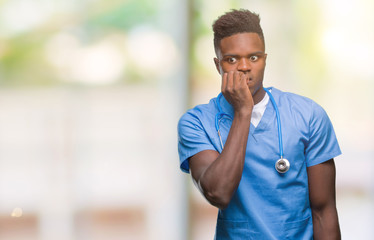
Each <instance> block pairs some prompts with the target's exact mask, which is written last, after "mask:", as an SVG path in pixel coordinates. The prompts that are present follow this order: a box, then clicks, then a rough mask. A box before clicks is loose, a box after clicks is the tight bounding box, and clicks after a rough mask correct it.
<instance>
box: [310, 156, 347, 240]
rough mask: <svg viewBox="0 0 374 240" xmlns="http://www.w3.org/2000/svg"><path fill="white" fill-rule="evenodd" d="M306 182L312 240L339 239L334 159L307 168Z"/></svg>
mask: <svg viewBox="0 0 374 240" xmlns="http://www.w3.org/2000/svg"><path fill="white" fill-rule="evenodd" d="M308 182H309V198H310V206H311V208H312V215H313V232H314V239H315V240H321V239H329V240H330V239H331V240H339V239H341V236H340V228H339V220H338V213H337V210H336V200H335V164H334V159H330V160H329V161H327V162H324V163H321V164H318V165H315V166H312V167H308Z"/></svg>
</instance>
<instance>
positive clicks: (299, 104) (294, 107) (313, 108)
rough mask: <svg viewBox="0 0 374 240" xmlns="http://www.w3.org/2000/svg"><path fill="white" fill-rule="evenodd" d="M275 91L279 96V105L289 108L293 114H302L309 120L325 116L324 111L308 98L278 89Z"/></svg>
mask: <svg viewBox="0 0 374 240" xmlns="http://www.w3.org/2000/svg"><path fill="white" fill-rule="evenodd" d="M273 91H274V92H275V94H276V95H277V96H278V101H279V104H280V105H281V106H282V107H285V108H288V110H289V111H290V112H292V113H293V114H300V115H302V116H303V117H304V118H307V119H311V118H313V117H316V116H319V115H321V114H325V111H324V109H323V108H322V107H321V106H320V105H319V104H318V103H316V102H315V101H314V100H312V99H310V98H308V97H305V96H301V95H299V94H295V93H291V92H283V91H281V90H278V89H276V88H273Z"/></svg>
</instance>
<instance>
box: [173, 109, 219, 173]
mask: <svg viewBox="0 0 374 240" xmlns="http://www.w3.org/2000/svg"><path fill="white" fill-rule="evenodd" d="M203 150H215V148H214V146H213V145H212V143H211V141H210V139H209V137H208V134H207V133H206V131H205V130H204V127H203V126H202V123H201V121H200V120H199V119H198V117H197V116H196V115H194V114H192V113H190V112H187V113H185V114H184V115H183V116H182V117H181V119H180V120H179V123H178V153H179V160H180V168H181V170H182V171H183V172H186V173H189V172H190V168H189V163H188V159H189V158H190V157H192V156H193V155H195V154H196V153H199V152H201V151H203Z"/></svg>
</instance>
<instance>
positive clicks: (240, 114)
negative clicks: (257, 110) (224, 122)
mask: <svg viewBox="0 0 374 240" xmlns="http://www.w3.org/2000/svg"><path fill="white" fill-rule="evenodd" d="M251 116H252V108H244V109H240V110H235V112H234V117H237V118H240V119H248V120H251Z"/></svg>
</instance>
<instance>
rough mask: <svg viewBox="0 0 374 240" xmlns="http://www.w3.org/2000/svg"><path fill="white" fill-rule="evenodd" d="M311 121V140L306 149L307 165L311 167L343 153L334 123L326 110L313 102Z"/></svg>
mask: <svg viewBox="0 0 374 240" xmlns="http://www.w3.org/2000/svg"><path fill="white" fill-rule="evenodd" d="M312 110H313V113H312V116H311V119H310V122H309V141H308V144H307V146H306V149H305V156H306V164H307V167H311V166H314V165H317V164H320V163H322V162H325V161H327V160H330V159H332V158H334V157H337V156H338V155H340V154H341V151H340V147H339V144H338V141H337V139H336V135H335V131H334V128H333V126H332V123H331V121H330V119H329V117H328V116H327V113H326V112H325V110H324V109H323V108H322V107H321V106H319V105H318V104H316V103H314V102H312Z"/></svg>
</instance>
